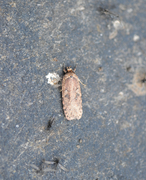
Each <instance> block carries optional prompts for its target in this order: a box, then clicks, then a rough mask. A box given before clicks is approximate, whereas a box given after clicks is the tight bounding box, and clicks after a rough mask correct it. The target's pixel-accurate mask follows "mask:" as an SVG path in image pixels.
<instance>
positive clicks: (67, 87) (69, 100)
mask: <svg viewBox="0 0 146 180" xmlns="http://www.w3.org/2000/svg"><path fill="white" fill-rule="evenodd" d="M62 102H63V109H64V114H65V117H66V119H68V120H73V119H80V118H81V117H82V113H83V112H82V97H81V88H80V83H79V79H78V77H77V75H76V74H74V73H67V74H66V75H65V76H64V77H63V82H62Z"/></svg>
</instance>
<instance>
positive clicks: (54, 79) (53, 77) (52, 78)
mask: <svg viewBox="0 0 146 180" xmlns="http://www.w3.org/2000/svg"><path fill="white" fill-rule="evenodd" d="M46 78H47V79H48V84H51V85H52V86H53V85H57V84H58V82H59V81H60V80H61V78H60V76H59V75H58V74H57V73H49V74H48V75H47V76H46Z"/></svg>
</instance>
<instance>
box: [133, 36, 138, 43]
mask: <svg viewBox="0 0 146 180" xmlns="http://www.w3.org/2000/svg"><path fill="white" fill-rule="evenodd" d="M138 40H139V36H138V35H136V34H135V35H134V36H133V41H134V42H136V41H138Z"/></svg>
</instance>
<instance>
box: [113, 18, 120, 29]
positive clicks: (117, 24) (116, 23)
mask: <svg viewBox="0 0 146 180" xmlns="http://www.w3.org/2000/svg"><path fill="white" fill-rule="evenodd" d="M113 26H114V28H115V29H120V28H121V23H120V21H118V20H116V21H113Z"/></svg>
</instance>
